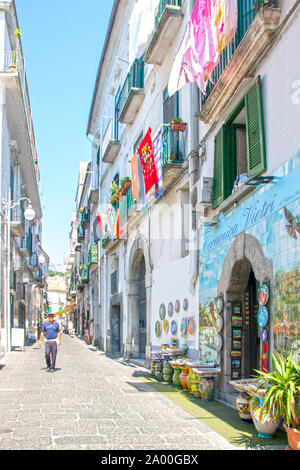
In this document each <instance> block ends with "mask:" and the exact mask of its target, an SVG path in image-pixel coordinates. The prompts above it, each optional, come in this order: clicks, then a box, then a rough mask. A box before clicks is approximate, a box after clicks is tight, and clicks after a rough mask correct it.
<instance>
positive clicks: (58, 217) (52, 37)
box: [15, 0, 114, 264]
mask: <svg viewBox="0 0 300 470" xmlns="http://www.w3.org/2000/svg"><path fill="white" fill-rule="evenodd" d="M15 3H16V10H17V16H18V22H19V29H20V30H21V41H22V48H23V54H24V58H25V64H26V76H27V82H28V89H29V98H30V102H31V108H32V119H33V127H34V132H35V139H36V145H37V153H38V158H39V166H40V173H41V183H40V193H41V204H42V210H43V219H42V225H43V234H42V238H43V242H42V246H43V249H44V250H45V251H46V253H47V254H48V255H49V256H50V263H54V264H62V263H63V261H64V257H65V255H66V253H67V251H68V249H69V247H70V239H69V232H70V230H71V218H72V213H73V212H74V210H75V195H76V188H77V181H78V171H79V162H80V161H90V159H91V142H90V141H89V140H88V139H87V136H86V131H87V125H88V118H89V111H90V106H91V102H92V96H93V90H94V85H95V80H96V75H97V69H98V65H99V61H100V56H101V52H102V49H103V45H104V41H105V36H106V31H107V27H108V23H109V18H110V14H111V11H112V7H113V3H114V0H85V2H82V1H80V0H51V1H48V0H15Z"/></svg>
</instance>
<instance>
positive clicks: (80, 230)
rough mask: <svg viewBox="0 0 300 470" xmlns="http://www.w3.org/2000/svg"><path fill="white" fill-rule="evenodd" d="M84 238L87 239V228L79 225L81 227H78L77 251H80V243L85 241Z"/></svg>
mask: <svg viewBox="0 0 300 470" xmlns="http://www.w3.org/2000/svg"><path fill="white" fill-rule="evenodd" d="M84 240H85V230H84V228H82V226H81V225H79V227H78V229H77V244H76V248H75V250H76V251H80V250H79V249H78V243H82V242H84Z"/></svg>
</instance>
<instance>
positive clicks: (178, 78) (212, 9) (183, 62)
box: [168, 0, 238, 96]
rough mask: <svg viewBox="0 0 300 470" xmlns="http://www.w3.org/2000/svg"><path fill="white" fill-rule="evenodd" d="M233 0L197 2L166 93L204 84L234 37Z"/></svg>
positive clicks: (204, 87)
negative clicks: (194, 84)
mask: <svg viewBox="0 0 300 470" xmlns="http://www.w3.org/2000/svg"><path fill="white" fill-rule="evenodd" d="M237 18H238V5H237V0H232V1H231V0H230V2H228V1H227V0H197V3H196V5H195V7H194V10H193V13H192V16H191V19H190V21H189V23H188V25H187V28H186V31H185V34H184V37H183V40H182V43H181V46H180V48H179V51H178V53H177V55H176V57H175V60H174V63H173V67H172V71H171V74H170V78H169V84H168V89H169V94H170V96H171V95H172V94H174V93H175V92H176V91H177V90H179V89H181V88H182V87H183V86H184V85H186V84H187V83H197V84H198V86H199V88H200V90H201V91H202V92H203V93H205V91H206V85H207V82H208V80H209V79H211V75H212V72H213V71H214V69H215V68H216V66H217V65H218V62H219V57H220V52H221V51H222V50H223V49H224V47H226V46H227V45H228V44H229V42H230V41H231V40H232V38H233V37H234V35H235V31H236V28H237Z"/></svg>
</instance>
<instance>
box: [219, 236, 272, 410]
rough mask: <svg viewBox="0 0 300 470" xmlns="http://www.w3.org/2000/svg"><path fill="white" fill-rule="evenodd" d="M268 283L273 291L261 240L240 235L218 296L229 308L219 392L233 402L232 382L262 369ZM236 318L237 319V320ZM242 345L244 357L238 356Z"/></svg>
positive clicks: (228, 257)
mask: <svg viewBox="0 0 300 470" xmlns="http://www.w3.org/2000/svg"><path fill="white" fill-rule="evenodd" d="M265 282H270V287H271V288H270V291H272V284H273V262H272V260H270V259H268V258H266V257H265V255H264V252H263V249H262V246H261V245H260V243H259V241H258V240H257V238H255V237H254V236H252V235H249V234H246V233H241V234H239V235H238V236H237V237H236V238H235V240H234V242H233V243H232V245H231V247H230V248H229V250H228V252H227V255H226V258H225V260H224V263H223V269H222V275H221V277H220V279H219V282H218V296H222V297H223V298H224V305H225V308H224V313H223V315H224V328H223V332H222V333H223V343H224V344H223V349H222V351H221V360H222V376H220V379H219V381H218V390H219V397H220V398H221V399H224V400H225V401H231V398H232V394H233V389H232V387H231V385H230V384H229V381H230V380H232V379H238V378H241V379H244V378H251V376H252V375H253V374H254V370H255V369H259V364H260V362H259V361H260V359H259V358H260V352H261V351H260V348H261V344H260V336H259V335H260V329H259V327H258V324H257V312H258V299H257V293H258V292H257V291H258V288H259V286H260V284H262V283H265ZM270 316H272V309H271V310H270ZM233 317H237V318H235V319H234V321H233ZM239 317H240V318H239ZM235 321H236V322H237V323H236V324H235V323H234V322H235ZM239 321H240V325H238V322H239ZM271 321H272V318H270V322H271ZM270 328H271V325H270ZM270 341H271V339H270ZM239 344H240V355H238V353H236V351H237V348H238V347H239ZM271 346H272V345H271V344H270V349H271ZM233 351H234V352H235V353H236V354H235V356H233V354H232V352H233Z"/></svg>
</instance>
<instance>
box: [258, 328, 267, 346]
mask: <svg viewBox="0 0 300 470" xmlns="http://www.w3.org/2000/svg"><path fill="white" fill-rule="evenodd" d="M260 339H261V342H262V343H266V342H267V341H268V332H267V330H262V332H261V335H260Z"/></svg>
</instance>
